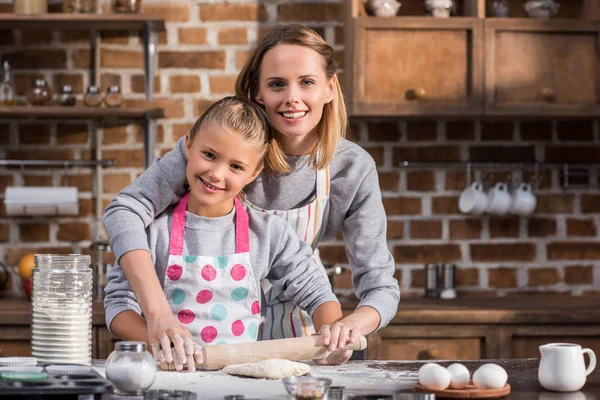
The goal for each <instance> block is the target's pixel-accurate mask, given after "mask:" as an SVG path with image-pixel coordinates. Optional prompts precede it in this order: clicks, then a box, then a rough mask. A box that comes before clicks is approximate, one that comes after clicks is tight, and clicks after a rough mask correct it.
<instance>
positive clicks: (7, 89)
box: [0, 61, 17, 106]
mask: <svg viewBox="0 0 600 400" xmlns="http://www.w3.org/2000/svg"><path fill="white" fill-rule="evenodd" d="M16 104H17V101H16V99H15V85H14V83H13V80H12V76H11V75H10V64H9V63H8V61H4V64H3V65H2V81H1V82H0V106H14V105H16Z"/></svg>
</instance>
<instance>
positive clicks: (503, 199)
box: [487, 182, 512, 215]
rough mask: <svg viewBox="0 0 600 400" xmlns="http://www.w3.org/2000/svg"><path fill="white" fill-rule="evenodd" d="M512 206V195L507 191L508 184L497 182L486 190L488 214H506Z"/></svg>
mask: <svg viewBox="0 0 600 400" xmlns="http://www.w3.org/2000/svg"><path fill="white" fill-rule="evenodd" d="M511 206H512V197H511V196H510V193H508V186H507V185H506V183H504V182H498V183H496V185H495V186H494V187H492V188H491V189H490V190H489V191H488V208H487V212H488V214H492V215H506V214H507V213H508V212H509V211H510V208H511Z"/></svg>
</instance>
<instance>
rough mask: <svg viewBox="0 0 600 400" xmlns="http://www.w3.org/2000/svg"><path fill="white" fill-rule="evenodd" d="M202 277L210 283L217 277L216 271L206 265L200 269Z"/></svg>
mask: <svg viewBox="0 0 600 400" xmlns="http://www.w3.org/2000/svg"><path fill="white" fill-rule="evenodd" d="M202 277H203V278H204V280H206V281H212V280H214V279H215V278H216V277H217V270H216V269H215V267H213V266H212V265H210V264H206V265H205V266H204V267H202Z"/></svg>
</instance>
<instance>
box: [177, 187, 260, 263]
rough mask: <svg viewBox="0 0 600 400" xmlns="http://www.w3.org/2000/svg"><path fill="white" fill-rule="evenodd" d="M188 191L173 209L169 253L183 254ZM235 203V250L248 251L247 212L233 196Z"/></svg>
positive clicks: (238, 251) (239, 251)
mask: <svg viewBox="0 0 600 400" xmlns="http://www.w3.org/2000/svg"><path fill="white" fill-rule="evenodd" d="M189 197H190V193H189V192H188V193H186V194H185V195H184V196H183V197H182V198H181V200H179V203H178V204H177V205H176V206H175V210H174V211H173V224H172V226H171V236H170V241H169V254H173V255H178V256H181V255H183V233H184V232H185V213H186V211H187V204H188V199H189ZM233 202H234V205H235V252H236V253H248V252H249V251H250V235H249V232H248V230H249V227H248V213H247V212H246V209H245V208H244V205H243V204H242V203H241V202H240V201H239V200H238V199H237V197H234V199H233Z"/></svg>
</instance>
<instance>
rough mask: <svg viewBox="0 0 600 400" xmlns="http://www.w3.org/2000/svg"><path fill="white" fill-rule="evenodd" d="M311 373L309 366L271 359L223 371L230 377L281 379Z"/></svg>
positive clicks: (239, 365) (227, 367) (229, 366)
mask: <svg viewBox="0 0 600 400" xmlns="http://www.w3.org/2000/svg"><path fill="white" fill-rule="evenodd" d="M309 371H310V366H309V365H307V364H303V363H299V362H294V361H289V360H281V359H277V358H271V359H269V360H263V361H259V362H256V363H249V364H234V365H228V366H226V367H225V368H223V369H222V370H221V372H224V373H226V374H229V375H241V376H250V377H252V378H266V379H281V378H287V377H289V376H300V375H304V374H306V373H307V372H309Z"/></svg>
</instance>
